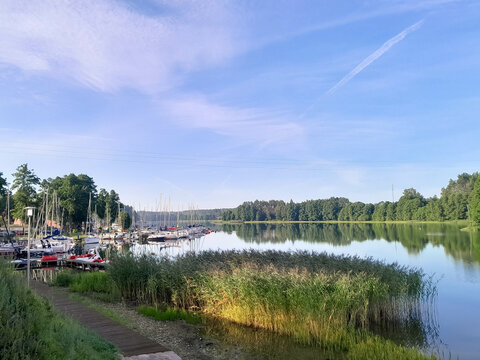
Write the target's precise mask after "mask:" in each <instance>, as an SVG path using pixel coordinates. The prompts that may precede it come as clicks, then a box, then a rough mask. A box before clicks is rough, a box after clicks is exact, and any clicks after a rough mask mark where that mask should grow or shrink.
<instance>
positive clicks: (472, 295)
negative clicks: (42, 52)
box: [135, 224, 480, 360]
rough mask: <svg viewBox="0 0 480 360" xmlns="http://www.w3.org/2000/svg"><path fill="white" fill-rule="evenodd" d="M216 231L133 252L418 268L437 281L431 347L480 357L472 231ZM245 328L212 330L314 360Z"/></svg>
mask: <svg viewBox="0 0 480 360" xmlns="http://www.w3.org/2000/svg"><path fill="white" fill-rule="evenodd" d="M217 230H218V231H217V232H216V233H212V234H209V235H206V236H204V237H202V238H200V239H196V240H192V241H189V240H185V241H179V242H174V243H171V244H167V245H169V246H168V247H166V248H165V247H160V246H141V247H137V249H135V251H141V252H145V253H150V254H152V253H156V254H159V253H165V254H168V255H176V254H179V253H182V252H185V251H203V250H210V249H213V250H217V249H221V250H231V249H238V250H240V249H256V250H267V249H271V250H281V251H296V250H308V251H315V252H327V253H332V254H345V255H356V256H359V257H362V258H365V257H371V258H373V259H378V260H383V261H385V262H388V263H392V262H396V263H399V264H401V265H408V266H412V267H417V268H421V269H423V271H424V272H425V273H426V274H427V275H433V276H434V278H435V279H436V280H438V284H437V288H438V296H437V299H436V302H435V309H436V331H437V336H435V337H434V346H435V348H437V349H439V351H440V352H441V353H443V354H444V356H445V358H449V356H450V355H451V358H452V359H456V358H457V357H458V358H460V359H462V360H470V359H471V360H473V359H475V360H476V359H479V358H480V234H478V233H474V234H472V233H467V232H462V231H460V229H459V227H458V226H454V225H442V224H428V225H427V224H415V225H403V224H402V225H393V224H283V225H265V224H245V225H223V226H221V227H218V228H217ZM219 329H221V330H219ZM249 331H250V332H252V330H248V329H244V330H240V328H239V329H234V330H232V329H230V328H229V329H227V330H225V329H224V328H223V327H221V326H220V327H217V328H216V329H212V333H217V335H218V334H225V333H228V336H225V340H228V341H230V342H232V343H235V342H239V343H242V344H243V345H247V347H248V343H249V342H253V344H251V345H252V348H255V349H256V351H257V352H258V351H260V352H262V354H263V355H265V356H263V357H266V358H285V359H286V358H296V357H295V356H293V355H294V354H297V355H298V353H300V352H301V353H302V354H304V355H302V358H304V359H309V358H311V359H315V358H316V357H315V354H314V353H313V352H312V349H308V347H302V346H299V345H295V344H293V343H292V344H288V345H282V347H279V345H278V343H279V341H278V338H277V337H272V336H269V334H263V335H259V332H258V331H256V332H255V334H248V332H249ZM239 333H240V335H238V334H239ZM232 334H233V335H232ZM235 334H236V335H235ZM235 336H237V337H235ZM249 338H251V339H253V340H248V339H249ZM283 340H285V339H283ZM283 340H282V342H281V343H282V344H283V343H285V341H283ZM280 354H281V355H280ZM292 356H293V357H292Z"/></svg>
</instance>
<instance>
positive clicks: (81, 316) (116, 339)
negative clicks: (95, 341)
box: [31, 281, 181, 360]
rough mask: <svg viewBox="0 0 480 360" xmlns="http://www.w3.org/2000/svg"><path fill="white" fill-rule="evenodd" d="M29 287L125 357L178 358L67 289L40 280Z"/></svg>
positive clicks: (176, 359)
mask: <svg viewBox="0 0 480 360" xmlns="http://www.w3.org/2000/svg"><path fill="white" fill-rule="evenodd" d="M31 285H32V289H34V290H35V291H36V292H37V294H38V295H41V296H43V297H44V298H46V299H47V300H48V301H49V302H50V303H51V304H52V305H53V307H54V308H55V309H57V310H58V311H60V312H62V313H64V314H66V315H68V316H70V317H72V318H73V319H75V320H77V321H78V322H79V323H81V324H82V325H83V326H85V327H87V328H89V329H91V330H93V331H95V332H96V333H97V334H98V335H100V336H101V337H102V338H104V339H105V340H108V341H109V342H111V343H112V344H113V345H115V346H116V347H117V348H118V349H119V350H120V353H121V354H122V355H123V356H124V359H149V360H181V359H180V357H179V356H178V355H177V354H175V353H174V352H173V351H170V350H168V349H167V348H165V347H164V346H162V345H160V344H158V343H156V342H154V341H152V340H150V339H148V338H146V337H145V336H142V335H140V334H138V333H136V332H135V331H133V330H131V329H129V328H127V327H126V326H124V325H121V324H119V323H118V322H116V321H113V320H111V319H109V318H108V317H106V316H105V315H102V314H100V313H99V312H97V311H95V310H94V309H90V308H89V307H87V306H85V305H83V304H80V303H78V302H76V301H74V300H72V299H70V298H69V297H68V291H67V290H65V289H62V288H57V287H51V286H48V285H46V284H44V283H41V282H39V281H32V282H31Z"/></svg>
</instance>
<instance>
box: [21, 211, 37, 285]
mask: <svg viewBox="0 0 480 360" xmlns="http://www.w3.org/2000/svg"><path fill="white" fill-rule="evenodd" d="M24 210H27V216H28V241H27V285H28V287H30V227H31V223H32V216H33V211H34V210H35V208H34V207H26V208H25V209H24Z"/></svg>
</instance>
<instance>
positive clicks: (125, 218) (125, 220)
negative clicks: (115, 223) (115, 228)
mask: <svg viewBox="0 0 480 360" xmlns="http://www.w3.org/2000/svg"><path fill="white" fill-rule="evenodd" d="M120 225H121V226H122V229H130V226H131V225H132V218H131V217H130V214H129V213H127V212H126V211H121V212H120Z"/></svg>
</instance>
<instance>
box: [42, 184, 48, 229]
mask: <svg viewBox="0 0 480 360" xmlns="http://www.w3.org/2000/svg"><path fill="white" fill-rule="evenodd" d="M45 209H48V188H47V192H46V194H45ZM47 213H48V211H47V210H45V226H44V227H43V228H44V234H45V235H44V236H47V230H48V224H47V219H48V216H47V215H46V214H47Z"/></svg>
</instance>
